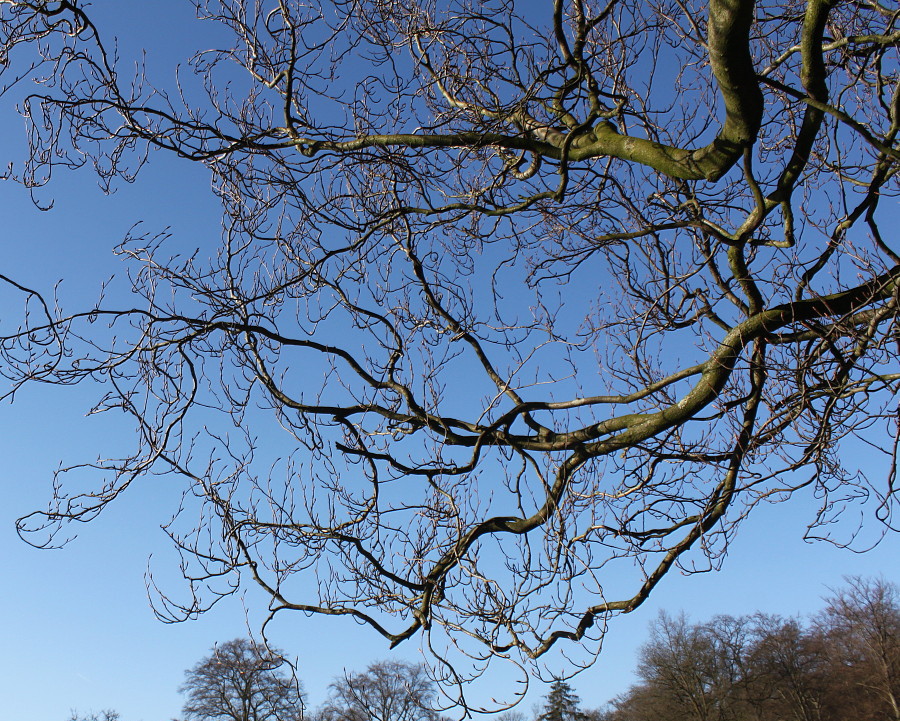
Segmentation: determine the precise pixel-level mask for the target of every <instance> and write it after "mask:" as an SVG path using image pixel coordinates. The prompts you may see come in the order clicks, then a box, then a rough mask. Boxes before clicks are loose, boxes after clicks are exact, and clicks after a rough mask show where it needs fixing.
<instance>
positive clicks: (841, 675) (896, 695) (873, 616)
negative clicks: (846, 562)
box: [585, 578, 900, 721]
mask: <svg viewBox="0 0 900 721" xmlns="http://www.w3.org/2000/svg"><path fill="white" fill-rule="evenodd" d="M638 675H639V677H640V679H641V681H640V683H638V684H636V685H635V686H633V687H632V688H631V689H630V690H629V691H628V692H627V693H625V694H624V695H622V696H621V697H619V698H617V699H615V700H613V701H612V702H611V703H610V704H609V707H608V709H607V710H605V711H604V712H600V713H597V712H593V713H586V714H585V716H588V717H593V718H599V719H602V720H603V721H663V720H664V721H900V592H898V587H897V585H896V584H893V583H889V582H887V581H884V580H866V579H859V578H855V579H850V580H848V582H847V585H846V587H844V588H842V589H841V590H839V591H837V592H835V593H834V594H833V596H832V597H830V598H828V599H826V602H825V608H824V609H823V610H822V611H821V612H819V613H818V614H817V615H815V616H813V617H812V618H811V619H809V620H807V621H800V620H797V619H786V618H781V617H778V616H770V615H766V614H761V613H758V614H754V615H750V616H738V617H734V616H727V615H720V616H715V617H714V618H712V619H711V620H709V621H707V622H705V623H696V624H695V623H690V622H689V621H688V620H687V618H685V616H683V615H681V616H670V615H666V614H662V615H660V616H659V618H658V619H657V621H656V622H655V623H654V624H653V625H652V627H651V631H650V639H649V641H648V642H647V643H646V644H645V645H644V646H643V647H642V648H641V650H640V653H639V662H638Z"/></svg>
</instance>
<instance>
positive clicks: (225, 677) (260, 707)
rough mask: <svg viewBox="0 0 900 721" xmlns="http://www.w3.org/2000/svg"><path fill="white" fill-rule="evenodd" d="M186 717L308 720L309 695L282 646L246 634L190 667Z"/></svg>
mask: <svg viewBox="0 0 900 721" xmlns="http://www.w3.org/2000/svg"><path fill="white" fill-rule="evenodd" d="M180 691H181V692H182V693H183V694H185V695H186V696H187V700H186V701H185V704H184V708H183V709H182V713H183V714H184V718H185V721H303V716H304V714H303V709H304V698H303V691H302V689H301V687H300V682H299V681H298V679H297V677H296V675H295V674H294V673H293V669H292V668H291V667H290V665H289V664H288V663H287V662H286V661H285V658H284V656H283V655H282V654H281V652H280V651H278V650H275V649H271V648H269V647H267V646H264V645H262V644H259V643H256V642H255V641H251V640H248V639H245V638H236V639H234V640H233V641H228V642H226V643H222V644H218V645H217V646H216V647H215V648H214V649H213V652H212V653H211V654H210V655H209V656H207V657H206V658H204V659H202V660H201V661H199V662H198V663H197V665H196V666H194V667H193V668H192V669H190V670H188V671H186V672H185V680H184V685H182V687H181V689H180Z"/></svg>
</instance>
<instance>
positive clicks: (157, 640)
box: [0, 3, 900, 721]
mask: <svg viewBox="0 0 900 721" xmlns="http://www.w3.org/2000/svg"><path fill="white" fill-rule="evenodd" d="M169 4H171V5H172V6H173V7H174V8H180V10H179V11H178V12H179V13H180V18H181V19H182V20H186V19H188V18H189V17H190V15H191V12H190V10H189V8H187V7H186V6H187V4H186V3H183V4H179V3H167V5H169ZM124 5H126V4H125V3H121V4H120V5H119V6H118V7H120V8H121V7H122V6H124ZM127 6H128V10H127V11H125V10H122V11H117V13H118V14H117V15H114V16H110V17H109V20H110V23H111V24H116V25H117V28H118V29H117V31H118V32H128V33H129V37H130V38H131V40H130V41H129V43H127V44H124V45H123V54H124V53H127V52H128V50H129V48H131V49H133V48H134V47H135V46H139V45H141V44H143V43H144V42H147V43H148V46H149V40H150V39H152V40H153V43H154V44H153V48H154V50H155V51H156V52H155V53H154V54H153V55H152V63H157V64H158V65H159V66H160V67H161V66H163V65H164V60H165V59H166V55H167V54H171V55H175V54H176V53H177V52H178V46H180V45H181V44H182V43H186V42H187V41H188V40H189V39H190V33H189V32H186V31H179V30H178V28H179V27H181V26H180V25H179V22H178V17H176V18H175V19H171V18H168V19H167V17H166V16H165V15H164V14H163V13H162V12H160V11H159V10H158V8H160V7H161V4H156V3H128V4H127ZM161 37H164V38H165V39H166V40H165V42H166V45H165V47H163V48H162V49H163V50H165V52H162V53H160V52H159V51H160V48H161V47H162V44H161V43H160V41H159V39H160V38H161ZM9 102H10V101H9V99H6V98H5V99H2V100H0V103H2V105H0V137H3V138H4V145H3V147H4V148H5V150H4V153H6V152H9V153H11V157H9V158H8V157H3V158H2V163H3V164H5V163H6V162H8V161H9V160H13V161H15V162H17V163H18V162H21V148H22V143H23V134H22V122H21V120H20V119H19V118H18V116H16V115H15V113H13V112H12V110H11V108H10V107H9ZM207 188H208V179H207V177H206V175H205V173H204V172H203V171H202V169H201V168H199V167H192V166H187V165H184V164H180V163H178V164H176V163H174V162H173V161H171V160H166V159H163V158H154V159H153V161H152V162H151V164H150V166H149V167H148V169H147V171H146V172H145V173H144V174H143V175H142V176H141V179H140V181H139V182H138V183H137V184H135V185H131V186H128V185H126V186H122V187H120V188H119V189H118V190H117V192H116V193H115V194H113V195H112V196H104V195H103V194H102V193H101V192H100V191H99V189H97V188H96V185H95V184H94V181H93V179H92V178H91V177H90V176H89V174H88V173H87V172H82V173H79V174H65V173H62V174H59V175H58V177H56V178H55V179H54V182H53V184H52V185H51V187H50V188H49V192H48V193H47V194H46V195H45V196H44V197H47V198H49V197H51V196H52V197H53V198H54V200H55V207H54V209H53V210H52V211H50V212H40V211H38V210H37V209H35V208H34V206H33V205H32V203H31V201H30V199H29V196H28V193H27V192H26V191H24V190H23V189H22V188H20V187H18V186H16V185H14V184H13V183H11V182H5V183H0V217H2V218H3V219H4V221H3V236H4V237H3V240H4V242H3V246H2V247H3V249H2V256H0V257H2V270H0V272H3V273H5V274H8V275H11V276H12V277H14V278H16V279H17V280H19V281H20V282H22V283H24V284H26V285H30V286H32V287H36V288H40V289H42V290H49V289H50V288H51V287H52V286H53V284H54V283H55V282H56V281H57V280H58V279H60V278H62V279H64V283H63V284H62V285H61V286H60V289H59V293H60V296H61V298H62V299H63V301H65V302H68V303H72V304H78V303H83V302H87V301H89V300H90V299H92V298H93V297H94V296H95V295H96V292H97V288H98V285H99V283H101V282H103V281H104V280H105V279H106V278H108V277H110V276H111V275H112V274H113V273H116V272H118V271H119V270H120V264H119V261H118V260H117V259H116V258H114V257H113V256H112V254H111V252H110V249H111V248H112V247H113V246H114V245H115V244H116V243H117V242H119V241H120V240H121V239H122V237H123V236H124V235H125V234H126V233H127V232H128V230H129V228H131V227H132V226H133V225H134V223H136V222H138V221H141V222H142V223H143V224H144V227H146V228H147V229H148V230H150V231H162V230H164V229H166V228H168V229H170V232H172V233H173V234H174V235H176V236H178V237H179V238H181V239H182V242H183V243H184V244H185V245H187V246H192V247H203V246H206V245H208V244H209V243H211V242H215V240H216V239H217V238H218V236H219V227H220V225H219V219H218V208H217V205H216V204H215V203H214V202H213V201H212V199H211V198H210V196H209V194H208V193H207V192H205V191H206V190H207ZM116 288H117V286H116V285H115V284H114V285H113V286H112V292H116ZM9 302H11V300H10V298H9V297H7V296H6V295H0V303H3V304H6V303H9ZM17 310H18V309H17V308H16V307H13V309H12V312H13V313H14V312H16V311H17ZM0 314H2V316H4V317H5V316H6V315H7V314H8V311H6V309H5V308H4V306H3V305H0ZM94 391H95V389H92V388H89V387H77V388H70V389H59V388H46V387H32V388H29V389H26V390H25V391H24V392H22V393H21V394H20V396H19V397H18V398H17V399H16V403H15V405H9V404H4V405H2V406H0V424H2V425H0V427H2V428H3V430H4V432H3V433H2V435H0V457H2V458H3V471H2V475H0V484H2V488H3V499H4V503H3V504H2V505H0V558H2V559H3V566H2V568H3V571H4V573H3V576H2V579H3V580H2V593H0V618H2V619H4V623H5V625H6V627H5V628H4V630H3V633H2V638H3V639H4V644H3V650H4V653H2V654H0V694H2V697H3V698H4V712H3V713H4V715H5V716H6V717H7V718H10V719H22V720H23V721H64V719H66V718H67V716H68V713H69V710H70V709H78V710H80V711H88V710H90V709H94V710H99V709H101V708H115V709H117V710H119V711H120V712H121V713H122V718H123V721H142V720H143V721H163V720H167V719H170V718H172V717H173V716H175V715H177V714H178V713H179V710H180V707H181V702H182V701H181V698H180V696H179V695H178V693H177V688H178V686H179V685H180V683H181V680H182V676H183V671H184V669H186V668H188V667H189V666H191V665H193V664H194V663H195V662H196V661H197V660H198V659H199V658H201V657H202V656H204V655H205V654H206V653H207V652H208V650H209V649H210V647H211V646H212V645H213V644H214V643H216V642H217V641H225V640H228V639H230V638H233V637H235V636H240V635H244V634H245V633H246V631H247V628H248V625H249V627H251V628H255V627H256V624H257V623H258V620H259V609H260V599H259V598H258V597H254V596H253V595H252V594H249V595H248V596H247V597H246V598H245V599H244V602H243V603H242V599H241V598H237V597H235V598H231V599H227V600H226V601H225V602H223V603H222V604H221V605H219V606H217V607H216V608H215V609H214V610H213V611H211V612H210V613H208V614H206V615H205V616H203V617H201V618H200V619H199V620H197V621H193V622H188V623H184V624H178V625H164V624H162V623H160V622H158V621H157V620H156V619H155V618H154V616H153V613H152V612H151V609H150V607H149V604H148V600H147V595H146V591H145V580H144V579H145V572H146V570H147V568H148V559H149V563H150V566H151V567H152V568H153V569H154V570H155V571H156V572H157V573H158V574H159V576H160V578H161V580H162V581H163V582H165V581H166V580H167V576H170V575H171V570H172V568H173V565H172V564H173V563H174V562H175V557H174V554H173V552H172V551H171V549H170V547H169V545H168V542H167V539H166V537H165V536H164V534H163V533H162V531H161V530H160V529H159V525H160V524H161V523H163V522H165V521H166V520H167V519H168V514H169V513H171V512H172V510H173V504H174V503H176V502H177V489H175V488H172V487H169V486H168V485H167V484H166V482H165V480H160V479H153V480H152V481H150V482H147V483H142V484H139V485H138V486H137V487H135V488H134V489H132V492H130V493H128V494H125V496H124V497H123V498H122V499H121V500H120V501H119V502H117V503H115V504H114V505H113V506H112V507H111V508H110V509H109V511H108V513H106V514H105V515H104V516H102V517H101V518H100V519H98V520H97V521H96V522H94V523H92V524H90V525H88V526H86V527H84V528H83V529H80V531H81V535H80V536H79V538H78V539H77V540H75V541H74V542H73V543H71V544H70V545H69V546H68V547H66V548H65V549H63V550H57V551H38V550H35V549H32V548H30V547H28V546H26V545H25V544H23V543H22V542H21V541H19V540H18V538H17V537H16V534H15V531H14V521H15V519H16V518H17V517H19V516H22V515H24V514H26V513H28V512H30V511H32V510H35V509H37V508H41V507H43V506H44V505H45V503H46V501H47V499H48V498H49V496H50V492H51V483H52V475H53V471H54V470H55V469H56V468H57V467H58V466H59V464H60V463H66V462H77V461H80V460H86V459H91V458H95V457H97V456H98V455H99V454H102V453H103V452H104V450H105V449H111V448H112V449H114V448H115V447H116V445H117V442H127V439H128V433H129V431H128V429H126V428H122V427H121V426H120V425H119V424H117V423H116V422H115V419H113V418H107V417H105V416H103V415H100V416H91V417H86V416H85V414H86V412H87V411H88V409H89V408H90V405H91V402H92V400H93V399H94V398H95V393H94ZM810 510H811V509H810V508H804V501H802V499H797V500H795V501H792V502H791V503H790V504H786V505H782V506H771V507H763V508H759V509H757V512H756V513H755V515H754V517H752V518H751V519H750V521H749V522H748V523H746V524H745V525H744V527H743V528H742V532H741V533H740V535H739V536H738V537H737V539H736V541H735V542H734V545H733V547H732V549H731V551H730V552H729V555H728V557H727V558H726V559H725V561H724V570H723V571H721V572H714V573H709V574H703V575H696V576H692V577H680V576H676V575H672V576H670V577H669V578H667V579H666V580H665V581H664V582H663V583H662V584H661V585H660V587H659V588H658V589H657V592H656V595H655V597H654V598H653V599H652V600H651V601H649V602H648V603H647V604H646V605H645V606H644V607H643V608H641V609H640V610H639V611H638V612H636V613H635V614H633V615H631V616H630V617H627V618H619V619H617V620H615V621H614V622H613V624H612V627H611V630H610V633H609V635H608V637H607V639H606V642H605V648H604V652H603V654H602V656H601V658H600V660H599V661H598V662H597V663H596V664H595V665H594V666H593V667H592V668H591V669H589V670H588V671H586V672H584V673H582V674H581V675H580V676H578V677H577V678H576V679H575V680H574V681H573V685H574V686H575V688H576V689H577V691H578V692H579V693H580V695H581V697H582V699H583V700H584V702H585V704H586V705H588V706H595V705H599V704H601V703H602V702H603V701H605V700H606V699H608V698H610V697H611V696H614V695H616V694H618V693H621V692H623V691H624V690H625V689H626V687H627V685H628V684H629V683H630V682H631V680H632V676H631V671H632V669H633V668H634V663H635V653H636V650H637V648H638V647H639V645H640V644H641V643H642V641H643V640H644V639H645V638H646V628H647V624H648V623H649V622H650V621H651V620H652V619H653V618H654V617H655V615H656V614H657V613H658V611H659V610H660V609H663V608H665V609H667V610H669V611H673V612H677V611H680V610H684V611H685V612H686V613H688V614H689V615H690V616H691V617H692V618H694V619H697V620H699V619H703V618H706V617H708V616H710V615H712V614H714V613H730V614H742V613H750V612H754V611H757V610H759V611H764V612H768V613H778V614H783V615H793V614H805V613H810V612H813V611H815V610H816V609H818V608H819V607H820V605H821V602H820V599H821V597H822V596H823V595H827V593H828V591H827V587H828V586H831V587H836V586H838V585H840V582H841V577H842V576H843V575H848V574H862V575H874V574H883V575H884V576H885V577H886V578H888V579H890V580H895V581H900V573H898V566H897V553H898V551H900V543H898V537H897V535H896V534H893V535H890V536H889V537H887V538H886V539H885V540H884V541H883V542H882V543H881V545H880V546H879V547H878V548H876V549H875V550H873V551H871V552H869V553H866V554H855V553H852V552H850V551H846V550H841V549H837V548H834V547H832V546H829V545H827V544H824V543H815V544H809V543H804V542H803V541H802V533H803V530H804V519H806V518H809V517H810V516H811V513H810ZM151 556H152V559H151V558H150V557H151ZM168 580H171V579H168ZM270 638H271V640H272V641H273V642H274V643H275V644H277V645H278V646H280V647H281V648H283V649H284V650H285V651H286V652H287V653H288V655H290V656H295V657H297V658H298V659H299V670H300V676H301V678H302V680H303V681H304V683H305V686H306V689H307V691H308V693H309V696H310V702H311V704H312V705H318V704H319V703H321V701H322V700H323V699H324V697H325V694H326V692H327V685H328V683H329V682H330V680H331V679H332V678H334V677H335V676H337V675H339V674H340V673H341V672H342V670H343V669H344V668H347V669H352V670H361V669H363V668H364V667H365V666H366V665H367V664H369V663H371V662H372V661H374V660H377V659H381V658H387V657H399V658H407V659H411V660H415V659H416V658H417V640H416V639H412V640H411V641H409V642H407V644H406V645H405V646H403V647H401V648H400V649H398V651H397V652H396V653H395V654H393V656H391V654H390V652H389V651H388V649H387V646H386V643H385V642H384V641H383V640H382V639H381V638H380V637H377V636H375V635H374V634H373V633H372V632H370V631H368V630H366V629H363V628H362V627H360V626H358V625H356V624H355V623H353V622H352V621H342V620H326V621H323V620H321V619H307V618H304V617H300V616H296V615H295V616H293V617H284V618H281V619H280V620H279V621H278V622H277V623H276V624H275V625H274V626H273V627H272V628H271V632H270ZM493 678H494V679H496V680H495V681H493V682H492V683H494V685H495V688H498V689H502V688H503V687H504V684H510V690H511V689H512V686H511V684H512V683H513V682H512V680H511V678H512V677H511V676H507V675H506V674H504V673H503V672H499V673H498V675H497V676H495V677H493ZM544 692H545V687H542V686H541V685H540V684H535V685H534V688H533V689H532V691H531V693H530V694H529V697H528V698H527V699H526V701H525V702H524V706H525V710H526V712H527V711H528V710H529V709H530V705H531V704H532V703H537V702H538V701H539V698H540V696H541V695H542V694H543V693H544ZM500 693H501V694H503V693H505V692H504V691H501V692H500Z"/></svg>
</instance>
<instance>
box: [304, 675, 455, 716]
mask: <svg viewBox="0 0 900 721" xmlns="http://www.w3.org/2000/svg"><path fill="white" fill-rule="evenodd" d="M437 701H438V698H437V693H436V689H435V687H434V683H433V682H432V681H431V679H430V678H429V677H428V674H427V673H426V672H425V667H424V666H422V665H421V664H411V663H406V662H402V661H379V662H378V663H373V664H372V665H370V666H369V667H368V668H367V669H366V670H365V671H363V672H362V673H352V672H347V673H345V674H344V676H343V678H339V679H337V680H335V682H334V683H332V684H331V694H330V697H329V699H328V701H327V702H326V703H325V704H324V705H323V706H322V708H321V709H319V712H318V714H317V716H316V719H317V721H441V719H442V717H441V715H440V714H439V713H438V712H437V710H436V709H435V705H436V703H437Z"/></svg>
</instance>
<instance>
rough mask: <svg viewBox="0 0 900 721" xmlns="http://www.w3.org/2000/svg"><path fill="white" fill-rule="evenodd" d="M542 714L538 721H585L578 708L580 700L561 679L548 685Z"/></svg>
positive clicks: (585, 718)
mask: <svg viewBox="0 0 900 721" xmlns="http://www.w3.org/2000/svg"><path fill="white" fill-rule="evenodd" d="M546 698H547V702H546V703H545V704H544V711H543V713H542V714H541V715H540V716H538V721H587V716H586V715H585V714H584V713H583V712H582V711H581V709H580V708H579V704H580V703H581V699H580V698H578V696H577V695H576V694H575V692H574V691H573V690H572V687H571V686H570V685H569V684H568V683H567V682H566V681H563V680H561V679H557V680H555V681H554V682H553V683H552V684H551V685H550V693H548V694H547V697H546Z"/></svg>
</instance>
